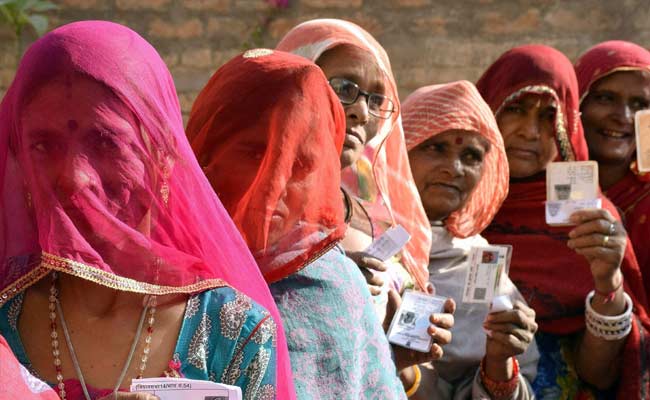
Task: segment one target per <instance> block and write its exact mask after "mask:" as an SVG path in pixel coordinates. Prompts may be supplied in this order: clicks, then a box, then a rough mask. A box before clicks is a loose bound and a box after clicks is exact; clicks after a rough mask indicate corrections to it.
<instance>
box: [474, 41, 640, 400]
mask: <svg viewBox="0 0 650 400" xmlns="http://www.w3.org/2000/svg"><path fill="white" fill-rule="evenodd" d="M476 86H477V87H478V89H479V92H480V93H481V95H482V96H483V98H484V99H485V100H486V102H487V103H488V105H490V108H492V111H493V112H494V113H495V115H498V113H499V111H500V110H501V109H502V108H503V107H504V106H505V105H507V104H508V103H509V102H511V101H513V100H515V99H517V98H518V97H520V96H521V95H523V94H526V93H545V94H550V95H551V96H553V98H554V99H555V102H556V106H557V107H558V108H557V120H556V124H555V126H556V144H557V146H558V149H559V155H558V158H559V159H560V160H565V161H567V160H577V161H581V160H587V159H588V156H587V145H586V142H585V139H584V135H583V133H582V124H581V123H580V119H579V112H578V83H577V81H576V78H575V73H574V72H573V66H572V65H571V62H570V61H569V60H568V59H567V58H566V57H565V56H564V55H563V54H562V53H560V52H559V51H557V50H555V49H553V48H550V47H547V46H542V45H529V46H521V47H516V48H514V49H512V50H509V51H507V52H506V53H504V54H503V55H502V56H501V57H500V58H499V59H498V60H497V61H496V62H495V63H494V64H492V66H490V68H488V70H487V71H486V72H485V73H484V74H483V76H482V77H481V79H480V80H479V81H478V83H477V85H476ZM545 200H546V187H545V176H544V174H539V175H536V176H533V177H530V178H526V179H523V180H511V182H510V194H509V195H508V197H507V198H506V201H505V202H504V203H503V206H502V208H501V210H499V212H498V213H497V215H496V217H495V218H494V220H493V222H492V224H491V225H490V226H489V227H488V228H487V229H486V231H485V232H484V233H483V235H484V236H485V238H486V239H487V240H488V241H489V242H490V243H509V244H512V245H513V257H512V264H511V266H510V277H511V278H512V280H513V282H514V283H515V284H516V285H517V287H518V288H519V290H520V291H521V293H522V294H523V296H524V297H525V299H526V301H527V302H528V304H530V305H531V307H533V309H535V312H536V313H537V321H538V323H539V327H540V330H541V331H542V332H548V333H554V334H570V333H574V332H579V331H581V330H583V329H584V327H585V324H584V301H585V300H584V299H585V297H586V295H587V293H588V292H589V291H591V290H592V289H593V278H592V276H591V273H590V269H589V265H588V263H587V261H586V260H585V259H584V257H582V256H580V255H578V254H576V253H575V252H574V251H572V250H571V249H569V248H568V247H567V245H566V242H567V240H568V232H569V230H570V228H566V227H560V228H558V227H550V226H548V225H547V224H546V222H545V214H544V202H545ZM602 202H603V207H604V208H606V209H607V210H609V211H610V212H611V213H612V214H613V215H614V216H616V217H618V213H617V212H616V209H615V207H614V206H613V205H612V203H611V202H610V201H609V200H608V199H607V198H605V197H602ZM621 270H622V272H623V275H624V276H625V291H626V292H627V293H628V294H629V295H630V296H631V297H632V298H633V301H634V312H635V318H633V330H632V333H631V334H630V335H629V337H628V339H627V343H626V347H625V351H624V361H623V367H622V368H623V369H622V371H623V372H622V376H621V381H620V384H619V398H622V399H631V398H640V397H641V396H642V395H641V394H642V393H648V391H649V390H650V387H649V386H648V385H649V382H650V381H649V378H650V372H649V370H648V366H647V363H648V354H649V351H650V348H649V344H648V341H647V334H648V330H649V329H650V319H649V318H648V314H647V312H646V309H647V306H646V297H645V294H644V292H643V286H642V282H641V274H640V271H639V266H638V264H637V262H636V257H635V256H634V252H633V251H632V247H631V246H630V244H629V242H628V247H627V250H626V252H625V257H624V259H623V263H622V265H621Z"/></svg>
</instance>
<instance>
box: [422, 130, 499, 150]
mask: <svg viewBox="0 0 650 400" xmlns="http://www.w3.org/2000/svg"><path fill="white" fill-rule="evenodd" d="M433 138H438V139H439V140H452V141H454V143H456V144H466V145H474V146H480V147H486V148H487V147H488V146H489V143H490V142H489V141H488V140H487V139H486V138H485V137H484V136H483V135H481V134H480V133H479V132H477V131H470V130H465V129H449V130H446V131H444V132H441V133H439V134H438V135H436V136H434V137H433ZM457 139H462V141H459V140H457Z"/></svg>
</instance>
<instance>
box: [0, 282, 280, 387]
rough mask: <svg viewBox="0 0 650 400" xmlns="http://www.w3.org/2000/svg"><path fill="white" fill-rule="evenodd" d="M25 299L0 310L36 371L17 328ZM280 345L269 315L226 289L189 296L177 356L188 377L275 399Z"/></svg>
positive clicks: (3, 326) (19, 351)
mask: <svg viewBox="0 0 650 400" xmlns="http://www.w3.org/2000/svg"><path fill="white" fill-rule="evenodd" d="M22 303H23V295H22V294H20V295H18V296H16V297H15V298H14V299H12V300H10V301H9V302H7V303H6V304H5V305H4V306H3V307H2V308H0V334H2V335H3V336H4V337H5V339H6V340H7V342H8V343H9V346H10V347H11V349H12V350H13V352H14V354H15V355H16V358H18V360H19V361H20V362H21V364H23V365H24V366H25V367H27V368H28V369H30V370H31V364H30V362H29V360H28V359H27V355H26V353H25V349H24V348H23V345H22V342H21V340H20V336H19V334H18V329H17V325H18V318H19V317H20V313H21V310H22ZM275 346H276V326H275V323H274V322H273V320H272V319H271V316H270V315H269V313H268V312H267V311H266V310H265V309H264V308H262V307H261V306H260V305H258V304H257V303H254V302H253V301H252V300H251V299H250V298H248V297H247V296H245V295H243V294H242V293H240V292H238V291H236V290H235V289H232V288H230V287H221V288H216V289H212V290H208V291H205V292H202V293H199V294H197V295H194V296H192V297H190V298H189V300H188V302H187V306H186V309H185V316H184V319H183V324H182V326H181V330H180V335H179V338H178V342H177V343H176V349H175V351H174V360H175V361H180V373H181V374H182V375H184V377H186V378H188V379H200V380H211V381H214V382H220V383H225V384H228V385H234V386H239V387H240V388H241V389H242V394H243V396H244V399H260V400H267V399H268V400H270V399H274V398H275V373H276V358H275V357H276V351H275ZM33 372H34V371H32V373H33ZM66 382H67V381H66ZM50 385H51V386H52V387H54V385H53V384H52V383H50ZM66 385H67V383H66ZM91 392H95V393H96V394H97V395H99V392H100V391H94V390H92V391H91ZM91 394H92V393H91ZM93 397H94V396H93ZM71 400H76V399H71Z"/></svg>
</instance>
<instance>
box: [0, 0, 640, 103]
mask: <svg viewBox="0 0 650 400" xmlns="http://www.w3.org/2000/svg"><path fill="white" fill-rule="evenodd" d="M54 2H55V3H57V4H58V5H59V6H60V9H59V10H58V11H55V12H52V13H51V14H50V27H55V26H59V25H61V24H64V23H66V22H70V21H75V20H80V19H108V20H112V21H116V22H120V23H123V24H126V25H128V26H130V27H131V28H133V29H134V30H136V31H138V32H139V33H140V34H142V35H143V36H144V37H145V38H147V39H148V40H149V41H151V43H152V44H153V45H154V46H155V47H156V48H157V49H158V51H159V52H160V53H161V54H162V56H163V58H164V59H165V61H166V62H167V65H168V66H169V68H170V70H171V71H172V74H173V76H174V79H175V81H176V85H177V89H178V92H179V96H180V99H181V104H182V108H183V112H184V113H185V114H187V112H188V111H189V108H190V106H191V103H192V101H193V100H194V98H195V96H196V94H197V92H198V91H199V90H200V89H201V87H202V86H203V85H204V84H205V82H206V81H207V79H208V78H209V77H210V75H211V74H212V73H213V72H214V71H215V70H216V68H217V67H219V66H220V65H221V64H223V63H224V62H225V61H226V60H228V59H229V58H230V57H232V56H234V55H235V54H237V53H238V52H240V51H241V50H242V49H243V48H245V46H247V45H249V46H250V45H251V44H253V43H256V44H262V45H264V46H266V47H273V46H274V45H275V44H276V43H277V41H278V40H279V39H280V38H281V37H282V35H283V34H284V33H285V32H287V31H288V30H289V29H290V28H291V27H292V26H294V25H296V24H297V23H299V22H301V21H304V20H308V19H312V18H318V17H336V18H344V19H349V20H351V21H353V22H356V23H358V24H360V25H361V26H363V27H364V28H366V29H367V30H368V31H370V33H372V34H373V35H374V36H375V37H376V38H377V39H378V40H379V42H381V43H382V44H383V45H384V46H385V48H386V50H387V51H388V54H389V55H390V58H391V60H392V63H393V70H394V72H395V76H396V78H397V82H398V84H399V86H400V95H401V97H402V98H404V97H405V96H406V95H408V93H410V92H411V91H412V90H414V89H415V88H417V87H419V86H422V85H425V84H430V83H435V82H446V81H451V80H456V79H468V80H471V81H474V80H476V79H477V78H478V77H479V76H480V74H481V72H482V71H483V70H484V69H485V68H486V67H487V66H488V65H489V64H490V62H491V61H493V60H494V59H495V58H496V57H498V56H499V54H501V53H502V52H503V51H505V50H507V49H508V48H510V47H513V46H515V45H518V44H524V43H533V42H537V43H545V44H549V45H552V46H555V47H557V48H558V49H560V50H562V51H564V52H565V53H566V54H567V55H568V56H569V57H570V58H572V59H575V57H576V56H577V55H578V54H579V53H580V52H582V51H583V50H584V49H586V48H588V47H589V46H591V45H593V44H595V43H598V42H600V41H603V40H607V39H626V40H631V41H634V42H637V43H639V44H641V45H644V46H646V47H647V46H649V45H650V2H648V1H647V0H617V1H612V0H572V1H561V0H534V1H524V0H289V7H288V8H281V9H276V8H275V7H273V6H270V5H268V4H267V2H266V1H264V0H54ZM260 27H263V28H264V29H262V31H263V32H262V34H261V35H258V36H255V34H254V31H255V30H256V29H258V28H260ZM256 38H257V39H256ZM29 40H30V38H29V35H24V37H23V42H25V44H26V43H28V42H29ZM16 42H17V41H16V40H15V38H14V37H13V35H12V33H11V31H10V30H9V29H7V28H6V27H0V94H2V93H4V91H5V90H6V88H7V86H8V85H9V84H10V83H11V80H12V79H13V75H14V71H15V67H16V53H17V43H16Z"/></svg>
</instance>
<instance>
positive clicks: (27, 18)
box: [0, 0, 58, 38]
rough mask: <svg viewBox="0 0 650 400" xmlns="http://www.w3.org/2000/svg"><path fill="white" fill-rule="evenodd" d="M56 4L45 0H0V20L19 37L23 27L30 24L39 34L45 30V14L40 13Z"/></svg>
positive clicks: (51, 8)
mask: <svg viewBox="0 0 650 400" xmlns="http://www.w3.org/2000/svg"><path fill="white" fill-rule="evenodd" d="M56 9H58V6H57V5H56V4H54V3H52V2H50V1H47V0H0V21H2V22H4V23H6V24H8V25H9V26H10V27H11V28H12V29H13V31H14V33H15V34H16V37H17V38H20V37H21V35H22V33H23V31H24V29H25V27H28V26H31V27H32V28H34V31H35V32H36V33H37V34H38V35H39V36H40V35H42V34H44V33H45V31H46V30H47V25H48V21H47V16H45V15H43V14H42V13H44V12H47V11H51V10H56Z"/></svg>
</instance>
